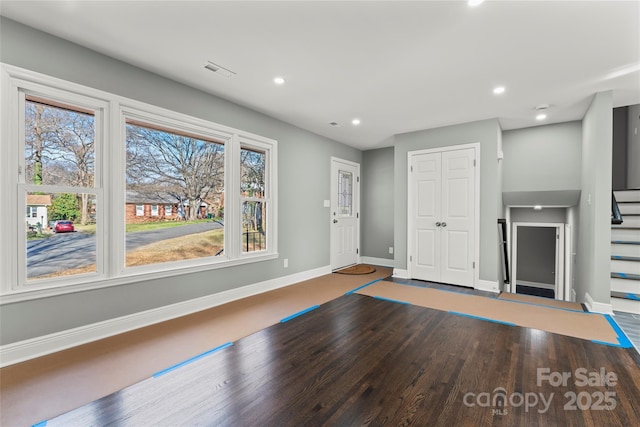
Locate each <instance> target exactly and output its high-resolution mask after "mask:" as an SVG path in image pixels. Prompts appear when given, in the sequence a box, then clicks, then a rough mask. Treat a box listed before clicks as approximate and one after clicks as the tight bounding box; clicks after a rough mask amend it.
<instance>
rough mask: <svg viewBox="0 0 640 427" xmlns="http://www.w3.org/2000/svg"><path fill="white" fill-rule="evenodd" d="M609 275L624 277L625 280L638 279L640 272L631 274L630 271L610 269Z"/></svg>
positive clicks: (618, 277)
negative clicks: (623, 271) (622, 271)
mask: <svg viewBox="0 0 640 427" xmlns="http://www.w3.org/2000/svg"><path fill="white" fill-rule="evenodd" d="M611 277H612V278H615V279H625V280H640V274H632V273H621V272H618V271H615V272H614V271H612V272H611Z"/></svg>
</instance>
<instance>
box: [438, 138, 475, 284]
mask: <svg viewBox="0 0 640 427" xmlns="http://www.w3.org/2000/svg"><path fill="white" fill-rule="evenodd" d="M474 157H475V153H474V150H473V149H466V150H456V151H445V152H443V153H442V207H441V209H440V210H441V216H440V218H441V226H440V234H441V236H442V237H441V239H442V246H441V251H442V252H441V253H442V257H441V260H442V266H441V270H440V271H441V277H440V280H441V281H442V282H445V283H452V284H455V285H462V286H473V256H474V247H475V246H474V243H475V242H474V237H475V236H474V234H475V233H474V224H475V220H474V217H475V212H474V206H475V198H474V196H475V194H474V193H475V171H474V160H475V159H474Z"/></svg>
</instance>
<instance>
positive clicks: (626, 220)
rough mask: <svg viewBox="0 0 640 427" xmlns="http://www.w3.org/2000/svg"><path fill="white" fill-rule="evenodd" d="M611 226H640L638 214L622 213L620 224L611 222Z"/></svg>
mask: <svg viewBox="0 0 640 427" xmlns="http://www.w3.org/2000/svg"><path fill="white" fill-rule="evenodd" d="M612 226H613V227H616V228H619V227H635V228H640V215H624V214H622V224H620V225H617V224H612Z"/></svg>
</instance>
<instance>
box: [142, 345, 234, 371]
mask: <svg viewBox="0 0 640 427" xmlns="http://www.w3.org/2000/svg"><path fill="white" fill-rule="evenodd" d="M232 345H233V343H232V342H228V343H225V344H222V345H220V346H218V347H216V348H212V349H211V350H208V351H205V352H204V353H201V354H199V355H197V356H193V357H192V358H191V359H187V360H185V361H184V362H180V363H177V364H175V365H173V366H170V367H168V368H167V369H164V370H162V371H158V372H156V373H155V374H153V378H158V377H160V376H162V375H164V374H168V373H169V372H171V371H174V370H176V369H178V368H181V367H182V366H185V365H188V364H189V363H191V362H195V361H196V360H199V359H202V358H203V357H206V356H209V355H210V354H213V353H215V352H218V351H220V350H222V349H224V348H227V347H231V346H232Z"/></svg>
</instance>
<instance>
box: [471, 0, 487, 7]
mask: <svg viewBox="0 0 640 427" xmlns="http://www.w3.org/2000/svg"><path fill="white" fill-rule="evenodd" d="M483 2H484V0H469V1H468V2H467V3H468V4H469V6H471V7H475V6H478V5H479V4H481V3H483Z"/></svg>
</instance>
